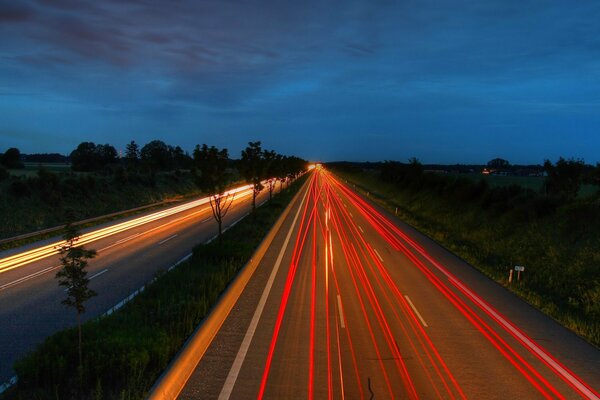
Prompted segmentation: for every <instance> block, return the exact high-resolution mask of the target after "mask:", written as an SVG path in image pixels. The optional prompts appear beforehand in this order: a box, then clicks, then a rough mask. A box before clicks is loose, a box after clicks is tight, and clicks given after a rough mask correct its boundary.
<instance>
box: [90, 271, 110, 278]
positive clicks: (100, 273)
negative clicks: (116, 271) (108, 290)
mask: <svg viewBox="0 0 600 400" xmlns="http://www.w3.org/2000/svg"><path fill="white" fill-rule="evenodd" d="M106 271H108V268H104V269H103V270H102V271H100V272H98V273H96V274H94V275H92V276H90V277H89V279H90V280H92V279H94V278H96V277H98V276H100V275H102V274H103V273H105V272H106Z"/></svg>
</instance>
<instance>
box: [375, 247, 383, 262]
mask: <svg viewBox="0 0 600 400" xmlns="http://www.w3.org/2000/svg"><path fill="white" fill-rule="evenodd" d="M373 251H374V252H375V254H377V257H379V259H380V260H381V262H383V258H381V255H379V252H378V251H377V250H376V249H375V248H374V247H373Z"/></svg>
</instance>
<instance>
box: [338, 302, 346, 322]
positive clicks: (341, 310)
mask: <svg viewBox="0 0 600 400" xmlns="http://www.w3.org/2000/svg"><path fill="white" fill-rule="evenodd" d="M337 300H338V311H339V312H340V326H341V327H342V329H345V328H346V322H345V321H344V309H343V308H342V298H341V297H340V295H339V294H338V295H337Z"/></svg>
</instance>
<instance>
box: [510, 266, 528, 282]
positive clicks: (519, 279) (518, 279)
mask: <svg viewBox="0 0 600 400" xmlns="http://www.w3.org/2000/svg"><path fill="white" fill-rule="evenodd" d="M515 271H517V281H519V282H520V281H521V272H523V271H525V267H524V266H522V265H515ZM511 272H512V271H511Z"/></svg>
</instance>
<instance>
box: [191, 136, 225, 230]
mask: <svg viewBox="0 0 600 400" xmlns="http://www.w3.org/2000/svg"><path fill="white" fill-rule="evenodd" d="M194 163H195V165H196V167H197V168H198V169H199V171H200V176H198V177H197V178H196V184H197V185H198V187H199V188H200V189H202V190H204V191H206V192H208V193H209V200H210V207H211V210H212V214H213V217H214V219H215V221H216V222H217V225H218V228H219V234H218V237H219V241H220V240H221V235H222V233H223V219H224V218H225V216H226V215H227V213H228V212H229V208H230V207H231V204H232V203H233V199H234V197H235V193H231V192H229V191H227V187H228V183H229V179H228V173H227V166H228V163H229V153H228V151H227V149H222V150H219V149H218V148H216V147H215V146H211V147H208V146H207V145H206V144H203V145H202V146H200V145H196V148H195V149H194Z"/></svg>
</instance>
